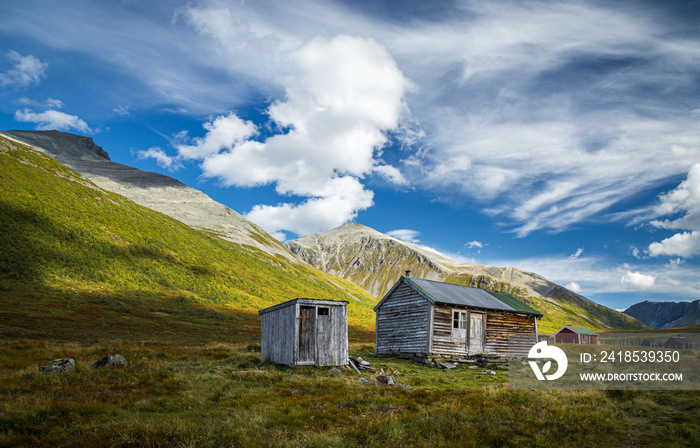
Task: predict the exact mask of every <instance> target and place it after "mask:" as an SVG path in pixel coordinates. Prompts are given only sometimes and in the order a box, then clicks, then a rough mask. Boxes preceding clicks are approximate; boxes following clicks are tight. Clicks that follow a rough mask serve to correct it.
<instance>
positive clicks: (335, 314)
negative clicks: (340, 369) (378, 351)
mask: <svg viewBox="0 0 700 448" xmlns="http://www.w3.org/2000/svg"><path fill="white" fill-rule="evenodd" d="M347 306H348V302H341V301H332V300H316V299H294V300H290V301H287V302H284V303H280V304H278V305H275V306H271V307H269V308H265V309H262V310H260V311H258V314H260V319H261V330H262V335H261V344H260V345H261V352H262V353H261V356H262V359H267V358H269V359H270V360H271V361H272V362H274V363H276V364H285V365H290V366H306V365H317V366H343V365H346V364H347V363H348V315H347Z"/></svg>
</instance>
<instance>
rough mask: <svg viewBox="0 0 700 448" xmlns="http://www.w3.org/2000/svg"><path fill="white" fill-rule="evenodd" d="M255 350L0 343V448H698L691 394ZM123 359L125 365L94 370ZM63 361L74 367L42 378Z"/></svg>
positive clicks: (698, 405)
mask: <svg viewBox="0 0 700 448" xmlns="http://www.w3.org/2000/svg"><path fill="white" fill-rule="evenodd" d="M251 341H253V343H250V344H246V343H238V344H230V343H222V342H220V341H219V342H212V343H204V344H200V343H196V344H193V343H187V342H182V341H177V340H172V341H164V340H160V341H150V342H149V341H147V340H143V341H134V340H123V341H120V340H110V341H92V342H70V341H68V342H52V341H47V340H30V339H20V338H5V339H3V340H2V341H0V446H37V447H41V446H52V447H53V446H90V447H93V446H150V447H157V446H167V447H173V446H175V447H190V446H192V447H194V446H197V447H199V446H203V447H215V446H217V447H218V446H256V447H259V446H270V447H273V446H291V447H293V446H299V447H308V446H316V447H324V446H348V447H351V446H352V447H354V446H368V447H374V446H382V447H391V446H426V447H427V446H455V447H457V446H459V447H464V446H545V447H546V446H556V447H560V446H576V447H581V446H698V445H699V444H700V424H699V418H700V393H698V392H649V391H608V392H603V391H591V392H566V391H553V392H543V391H514V390H508V389H507V371H505V370H496V375H478V374H476V373H475V370H470V369H467V368H466V367H463V366H462V367H458V368H455V369H451V370H440V369H435V368H431V367H427V366H423V365H419V364H416V363H413V362H411V361H407V360H400V359H383V358H375V357H373V356H371V355H370V353H371V352H372V351H373V346H372V345H371V344H370V343H353V344H351V347H350V351H351V353H352V354H353V355H355V356H362V357H363V358H364V359H366V360H368V361H370V363H371V364H372V366H374V367H376V368H381V369H384V371H385V372H387V373H389V374H392V375H394V376H395V378H396V380H397V382H398V383H399V384H407V385H409V386H411V387H410V389H407V388H378V387H376V386H374V384H370V385H367V384H364V383H362V382H359V381H358V378H360V377H363V378H367V379H368V380H369V381H370V382H371V383H373V375H374V373H372V372H371V371H363V372H362V375H361V376H360V375H358V374H357V373H355V372H354V371H351V370H349V369H346V370H342V372H343V373H340V374H339V373H332V372H330V371H329V369H328V368H314V367H295V368H288V367H281V366H276V365H261V360H260V351H259V350H260V348H259V345H257V344H256V343H255V339H254V338H251ZM115 353H119V354H122V355H123V356H124V357H125V358H126V359H127V360H128V361H129V362H130V364H129V366H128V367H126V368H115V369H109V370H94V369H93V368H92V367H91V364H92V362H93V361H94V360H96V359H97V358H99V357H101V356H105V355H107V354H115ZM61 357H72V358H74V359H75V360H76V371H75V372H72V373H69V374H64V375H51V376H48V375H44V374H41V373H39V371H38V368H39V366H40V365H42V364H45V363H47V362H48V361H50V360H52V359H55V358H61Z"/></svg>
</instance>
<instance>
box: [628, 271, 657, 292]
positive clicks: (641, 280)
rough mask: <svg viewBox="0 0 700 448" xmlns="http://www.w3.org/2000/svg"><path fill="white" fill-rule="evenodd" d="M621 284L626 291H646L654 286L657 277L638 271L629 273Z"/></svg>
mask: <svg viewBox="0 0 700 448" xmlns="http://www.w3.org/2000/svg"><path fill="white" fill-rule="evenodd" d="M620 283H621V284H622V287H623V288H624V289H626V290H632V291H644V290H647V289H650V288H652V287H653V286H654V283H656V277H654V276H653V275H647V274H642V273H640V272H636V271H635V272H632V271H627V272H626V273H625V274H624V275H623V276H622V278H621V279H620Z"/></svg>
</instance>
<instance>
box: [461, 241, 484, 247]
mask: <svg viewBox="0 0 700 448" xmlns="http://www.w3.org/2000/svg"><path fill="white" fill-rule="evenodd" d="M465 246H467V247H468V248H469V249H474V248H475V247H476V248H477V249H483V248H484V243H482V242H481V241H476V240H474V241H470V242H468V243H466V244H465Z"/></svg>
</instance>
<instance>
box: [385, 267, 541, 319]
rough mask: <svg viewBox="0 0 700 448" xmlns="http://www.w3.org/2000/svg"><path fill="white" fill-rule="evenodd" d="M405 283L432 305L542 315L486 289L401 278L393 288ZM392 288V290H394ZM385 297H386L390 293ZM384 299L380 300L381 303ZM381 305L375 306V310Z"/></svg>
mask: <svg viewBox="0 0 700 448" xmlns="http://www.w3.org/2000/svg"><path fill="white" fill-rule="evenodd" d="M401 282H404V283H406V284H407V285H408V286H410V287H411V288H413V289H414V290H415V291H417V292H419V293H420V294H421V295H423V296H424V297H425V298H426V299H428V300H430V301H432V302H433V303H441V304H445V305H459V306H465V307H472V308H483V309H489V310H503V311H513V312H519V313H528V314H534V315H537V316H541V315H542V313H540V312H539V311H537V310H535V309H533V308H530V307H529V306H527V305H525V304H524V303H522V302H520V301H519V300H518V299H516V298H515V297H513V296H511V295H510V294H506V293H503V292H495V291H488V290H486V289H479V288H471V287H469V286H462V285H453V284H450V283H443V282H436V281H432V280H425V279H420V278H413V277H401V279H400V280H399V281H398V282H397V283H396V285H395V287H396V286H398V285H399V284H401ZM395 287H394V288H395ZM394 288H392V290H391V291H389V293H387V295H386V296H385V298H386V297H388V296H389V294H391V292H393V290H394ZM383 301H384V299H382V302H383ZM379 305H381V302H380V303H379V304H377V306H376V307H375V311H376V309H377V308H378V307H379Z"/></svg>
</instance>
